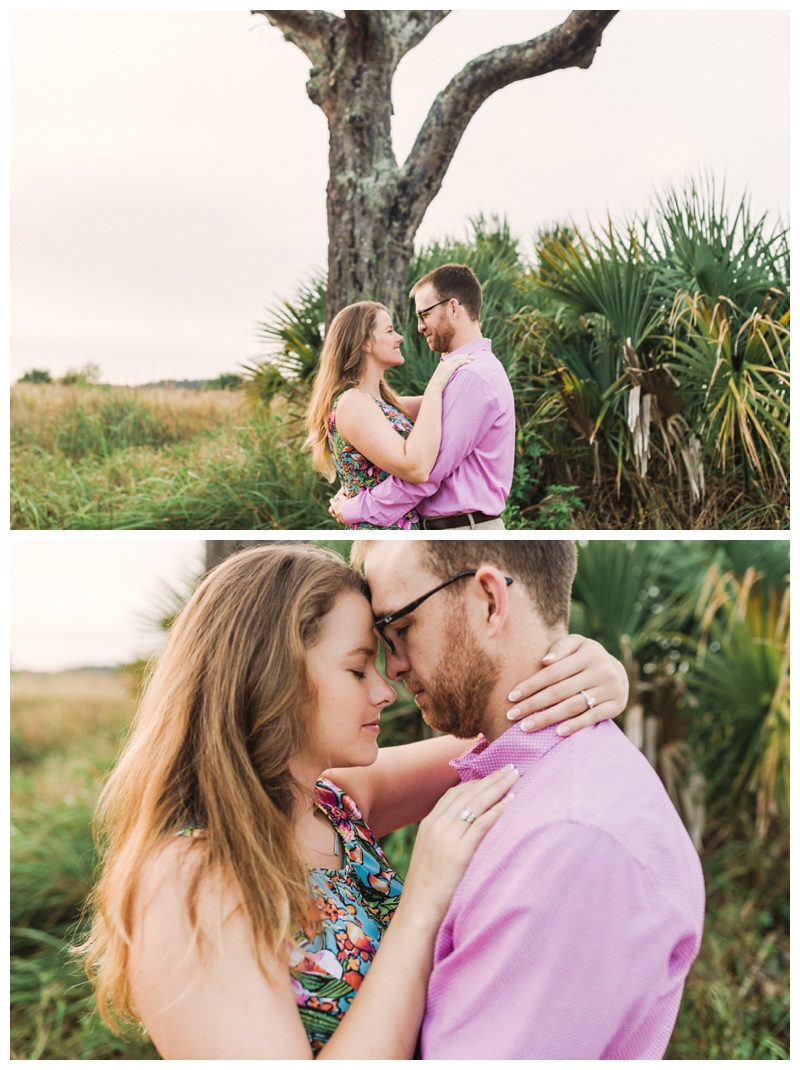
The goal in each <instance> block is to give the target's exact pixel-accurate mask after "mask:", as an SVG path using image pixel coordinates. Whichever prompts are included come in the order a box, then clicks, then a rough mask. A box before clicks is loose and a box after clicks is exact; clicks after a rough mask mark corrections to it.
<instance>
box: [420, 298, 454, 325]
mask: <svg viewBox="0 0 800 1070" xmlns="http://www.w3.org/2000/svg"><path fill="white" fill-rule="evenodd" d="M452 300H453V299H452V297H445V299H444V300H443V301H437V302H436V304H435V305H431V306H430V307H429V308H421V309H420V310H419V312H418V313H417V323H422V324H424V323H425V322H426V320H425V317H426V316H427V315H428V313H429V312H433V310H434V309H435V308H438V307H439V305H446V304H447V302H448V301H452Z"/></svg>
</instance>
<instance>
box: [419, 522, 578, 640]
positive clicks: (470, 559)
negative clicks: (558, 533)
mask: <svg viewBox="0 0 800 1070" xmlns="http://www.w3.org/2000/svg"><path fill="white" fill-rule="evenodd" d="M422 547H423V554H422V560H423V562H424V563H425V565H426V566H427V567H428V568H429V569H430V570H431V572H433V574H434V575H435V576H438V577H440V578H441V579H443V580H446V579H448V578H449V577H450V576H453V575H455V574H456V573H457V572H463V571H464V570H465V569H469V568H478V566H479V565H494V566H495V568H499V569H500V570H501V571H502V572H507V573H508V574H509V575H510V576H513V577H514V579H515V580H517V582H518V583H521V584H522V586H523V587H524V588H525V590H526V591H527V593H528V595H529V597H530V599H531V601H532V602H533V604H534V606H535V607H536V611H537V612H538V614H539V616H540V617H541V619H542V622H543V623H544V624H545V626H546V627H548V628H552V627H555V626H557V625H561V624H563V625H566V624H567V623H568V622H569V607H570V600H571V596H572V583H573V580H574V579H575V572H576V570H577V567H578V551H577V547H576V546H575V543H574V542H572V541H571V540H566V539H563V540H562V539H557V540H547V541H545V540H544V539H542V540H538V539H498V540H497V541H494V540H493V541H491V542H489V541H488V540H485V541H484V540H475V541H473V540H472V539H463V540H458V541H455V540H454V541H452V542H451V541H449V540H448V541H444V540H436V541H433V540H431V541H429V542H427V541H426V542H424V543H422Z"/></svg>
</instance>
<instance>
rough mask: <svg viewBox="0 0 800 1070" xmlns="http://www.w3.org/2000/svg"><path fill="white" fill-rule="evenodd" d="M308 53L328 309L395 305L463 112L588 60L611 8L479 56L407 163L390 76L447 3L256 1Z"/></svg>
mask: <svg viewBox="0 0 800 1070" xmlns="http://www.w3.org/2000/svg"><path fill="white" fill-rule="evenodd" d="M254 14H261V15H264V16H265V17H266V18H267V19H268V20H269V21H270V22H271V23H272V24H273V25H274V26H276V27H278V28H279V29H280V30H282V31H283V33H284V36H285V37H286V39H287V40H288V41H290V42H291V43H292V44H295V45H297V47H298V48H300V49H302V51H303V52H305V54H306V55H307V56H308V58H309V59H310V60H311V63H312V68H311V77H310V79H309V81H308V84H307V90H308V95H309V97H310V99H311V100H312V101H313V102H314V103H315V104H317V105H318V106H319V107H320V108H322V110H323V111H324V112H325V115H326V117H327V119H328V128H329V132H330V148H329V163H330V175H329V180H328V289H327V308H326V321H327V322H328V323H329V322H330V320H331V319H332V318H333V316H334V315H336V313H337V312H338V311H339V310H340V309H341V308H343V307H344V306H345V305H347V304H350V303H351V302H353V301H360V300H374V301H381V302H382V303H383V304H385V305H387V306H388V307H389V309H390V310H391V311H392V312H393V313H398V314H402V312H403V311H404V309H405V307H406V302H407V300H408V295H407V287H408V270H409V265H410V262H411V257H412V255H413V248H414V237H415V235H416V233H417V230H418V228H419V225H420V223H421V222H422V218H423V216H424V215H425V212H426V210H427V208H428V206H429V205H430V203H431V201H432V200H433V198H434V197H435V196H436V194H437V193H438V192H439V189H440V188H441V185H442V181H443V179H444V176H445V174H446V172H447V168H448V167H449V165H450V161H451V160H452V158H453V154H454V153H455V150H456V148H457V147H458V144H459V142H460V140H461V137H462V136H463V133H464V131H465V130H466V128H467V125H468V124H469V121H470V119H471V118H472V116H473V115H474V114H475V112H476V111H477V110H478V108H479V107H480V106H481V104H483V102H484V101H485V100H486V99H487V98H488V97H489V96H491V95H492V93H495V92H497V90H498V89H501V88H503V86H506V85H509V84H511V83H512V82H515V81H519V80H520V79H526V78H533V77H536V76H538V75H540V74H546V73H548V72H550V71H554V70H559V69H562V68H565V67H582V68H586V67H589V66H590V65H591V63H592V60H593V59H594V55H595V52H596V51H597V49H598V47H599V45H600V41H601V38H602V34H603V30H604V29H605V27H606V26H607V25H608V23H609V22H610V21H611V19H612V18H613V17H614V15H615V14H616V12H615V11H573V12H572V13H571V14H570V15H569V16H568V17H567V19H565V21H564V22H563V23H561V25H559V26H557V27H555V28H554V29H552V30H548V31H547V33H544V34H541V35H540V36H539V37H536V38H533V39H531V40H530V41H524V42H522V43H520V44H516V45H506V46H503V47H502V48H497V49H494V50H493V51H492V52H487V53H486V54H485V55H483V56H478V57H477V58H476V59H474V60H472V61H471V62H470V63H468V64H467V65H466V67H464V69H463V70H462V71H461V72H460V73H459V74H457V75H456V76H455V78H453V79H452V81H451V82H450V84H449V85H448V86H447V87H446V88H445V89H443V90H442V92H441V93H440V94H439V95H438V97H437V98H436V100H435V101H434V103H433V105H432V107H431V110H430V112H429V113H428V116H427V118H426V120H425V122H424V124H423V126H422V129H421V130H420V132H419V135H418V137H417V140H416V143H415V144H414V147H413V149H412V150H411V152H410V154H409V156H408V159H407V160H406V161H405V163H404V164H403V165H402V166H400V167H398V164H397V161H396V159H395V156H394V151H393V149H392V139H391V119H392V79H393V78H394V73H395V71H396V69H397V65H398V63H399V62H400V60H401V59H402V58H403V56H404V55H405V54H406V53H407V52H408V51H410V49H412V48H414V47H415V46H416V45H417V44H419V43H420V41H422V40H423V39H424V38H425V37H426V36H427V35H428V34H429V33H430V31H431V30H432V29H433V27H434V26H436V25H437V23H439V22H440V21H441V20H442V19H444V18H445V17H446V16H447V15H448V12H447V11H392V10H384V11H346V12H345V13H344V17H342V18H340V17H338V16H336V15H332V14H330V13H329V12H326V11H260V12H254Z"/></svg>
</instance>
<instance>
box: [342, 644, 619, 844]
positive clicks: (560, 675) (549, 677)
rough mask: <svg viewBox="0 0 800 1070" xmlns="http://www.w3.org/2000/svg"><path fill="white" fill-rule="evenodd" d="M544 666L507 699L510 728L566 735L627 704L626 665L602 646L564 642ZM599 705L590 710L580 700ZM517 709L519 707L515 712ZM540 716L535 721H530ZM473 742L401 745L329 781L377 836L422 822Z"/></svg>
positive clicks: (439, 739) (433, 741) (455, 780)
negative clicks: (354, 805) (356, 807)
mask: <svg viewBox="0 0 800 1070" xmlns="http://www.w3.org/2000/svg"><path fill="white" fill-rule="evenodd" d="M542 662H543V668H541V669H539V670H538V672H536V673H534V674H533V676H530V677H528V679H527V680H524V681H522V682H521V683H520V684H519V685H518V686H517V687H516V688H515V689H514V691H512V692H511V694H512V695H513V694H515V693H516V692H519V699H511V697H510V696H509V713H514V711H517V712H516V713H515V716H514V717H513V718H511V717H509V727H510V726H511V722H512V720H517V719H518V718H524V720H521V722H520V727H521V728H522V730H523V731H526V732H530V731H537V730H538V729H541V728H547V727H548V726H550V725H554V724H559V728H558V732H559V734H560V735H565V736H568V735H571V734H572V733H573V732H577V731H579V730H580V729H581V728H585V727H588V726H589V725H593V724H597V722H598V721H604V720H606V719H608V718H609V717H617V716H618V715H619V714H620V713H622V711H623V710H624V709H625V707H626V705H627V702H628V677H627V674H626V672H625V669H624V667H623V666H622V664H621V663H620V662H619V661H617V659H616V658H614V657H612V656H611V655H610V654H609V653H608V651H607V650H606V649H605V648H604V647H603V646H601V644H600V643H597V642H595V641H594V640H593V639H585V638H584V637H583V636H582V635H568V636H565V637H564V638H563V639H559V640H558V641H557V642H556V643H554V644H553V646H552V647H551V648H550V650H549V651H548V653H547V654H546V655H545V656H544V658H543V659H542ZM581 690H583V691H585V692H586V694H587V695H589V697H590V698H592V699H593V700H594V705H593V706H592V707H591V708H590V707H589V706H588V704H587V701H586V699H585V698H584V696H583V695H582V694H581ZM512 706H513V709H512ZM534 711H538V712H536V715H535V716H532V714H534ZM474 742H475V741H474V740H463V739H454V738H453V737H452V736H439V737H437V738H435V739H427V740H422V741H421V742H419V743H406V744H404V745H402V746H399V747H384V748H383V749H382V750H381V751H380V752H379V754H378V758H377V761H376V762H375V763H374V764H373V765H371V766H369V767H367V768H359V769H334V770H331V771H330V774H329V775H330V777H331V779H332V780H333V781H334V782H335V783H336V784H337V785H338V786H339V787H341V788H342V789H343V790H344V791H346V792H347V794H348V795H352V796H353V798H355V799H358V803H359V807H360V808H361V812H362V813H363V814H364V817H365V820H366V821H367V823H368V824H369V826H370V828H371V829H372V830H373V832H374V833H375V835H376V836H385V835H386V834H387V833H389V832H393V831H394V829H397V828H402V827H403V826H404V825H409V824H412V823H413V822H414V821H419V820H420V819H421V818H422V817H424V816H425V814H427V813H429V812H430V809H431V807H432V806H433V805H434V804H435V802H436V800H437V799H438V798H439V797H440V796H441V794H442V793H443V792H445V791H446V790H447V789H448V788H449V787H450V786H451V785H452V784H456V783H458V774H457V773H456V772H455V770H454V769H451V768H450V765H449V764H448V763H449V762H450V761H452V759H453V758H457V757H458V756H459V755H460V754H463V753H464V751H465V750H467V748H468V747H470V746H471V745H472V744H473V743H474Z"/></svg>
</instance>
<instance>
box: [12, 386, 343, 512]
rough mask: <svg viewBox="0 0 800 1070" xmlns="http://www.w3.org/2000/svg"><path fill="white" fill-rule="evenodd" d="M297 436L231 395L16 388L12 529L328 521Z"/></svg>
mask: <svg viewBox="0 0 800 1070" xmlns="http://www.w3.org/2000/svg"><path fill="white" fill-rule="evenodd" d="M297 434H298V428H297V425H296V423H295V422H293V421H292V420H290V419H287V418H286V417H284V416H280V415H274V414H272V415H271V414H270V413H268V412H266V411H265V410H264V409H263V408H256V407H253V406H251V405H250V404H249V403H248V400H247V398H246V397H245V396H244V395H243V394H242V393H237V392H229V391H220V390H214V391H194V390H185V389H177V388H173V389H169V388H152V389H150V388H142V389H131V388H126V387H87V386H55V385H44V386H40V385H36V386H34V385H30V384H22V383H18V384H16V385H15V386H14V387H13V388H12V391H11V527H12V528H17V529H84V530H85V529H109V528H114V529H181V530H187V529H197V530H202V529H211V530H227V529H242V530H245V529H247V530H251V529H284V528H286V529H288V528H310V529H315V528H323V527H327V528H330V527H331V526H332V523H333V522H332V521H331V518H330V517H329V516H328V513H327V500H328V498H329V497H330V494H331V493H332V491H328V490H327V488H326V487H325V486H323V485H322V484H321V483H320V481H319V479H318V478H317V477H316V476H315V475H314V473H313V472H312V471H311V468H310V466H309V464H308V461H307V460H306V458H305V457H303V456H301V455H300V450H299V446H298V444H297V441H296V438H297Z"/></svg>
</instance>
